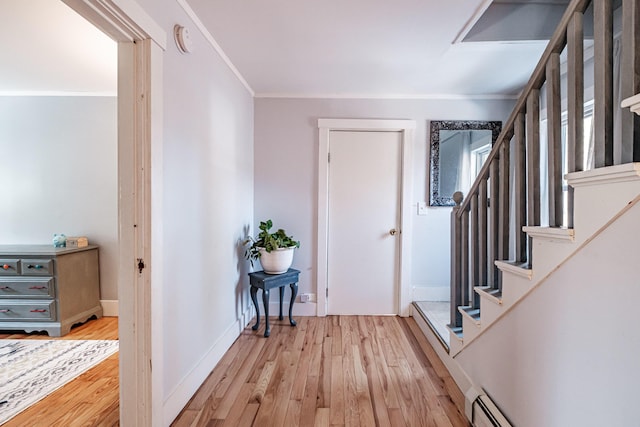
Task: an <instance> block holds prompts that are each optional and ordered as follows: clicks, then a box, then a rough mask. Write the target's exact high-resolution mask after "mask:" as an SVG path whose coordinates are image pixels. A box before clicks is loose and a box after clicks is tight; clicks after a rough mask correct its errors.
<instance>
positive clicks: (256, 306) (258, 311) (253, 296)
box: [251, 286, 260, 331]
mask: <svg viewBox="0 0 640 427" xmlns="http://www.w3.org/2000/svg"><path fill="white" fill-rule="evenodd" d="M257 292H258V288H256V287H255V286H252V287H251V301H253V306H254V307H255V308H256V324H255V325H253V326H252V327H251V329H253V330H254V331H256V330H258V326H259V325H260V306H258V299H257V298H256V293H257Z"/></svg>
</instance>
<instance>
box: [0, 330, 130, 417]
mask: <svg viewBox="0 0 640 427" xmlns="http://www.w3.org/2000/svg"><path fill="white" fill-rule="evenodd" d="M117 351H118V341H107V340H91V341H84V340H0V424H2V423H4V422H6V421H7V420H9V419H10V418H12V417H14V416H15V415H17V414H18V413H19V412H21V411H24V410H25V409H27V408H28V407H29V406H31V405H33V404H34V403H36V402H37V401H39V400H40V399H42V398H44V397H45V396H47V395H48V394H50V393H51V392H53V391H55V390H56V389H58V388H60V387H62V386H63V385H65V384H66V383H68V382H69V381H71V380H72V379H74V378H76V377H77V376H79V375H80V374H82V373H83V372H85V371H87V370H88V369H89V368H92V367H93V366H95V365H97V364H98V363H100V362H102V361H103V360H104V359H106V358H107V357H109V356H111V355H112V354H114V353H115V352H117Z"/></svg>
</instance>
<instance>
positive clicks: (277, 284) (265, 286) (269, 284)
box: [249, 268, 300, 337]
mask: <svg viewBox="0 0 640 427" xmlns="http://www.w3.org/2000/svg"><path fill="white" fill-rule="evenodd" d="M299 275H300V271H298V270H294V269H293V268H290V269H289V270H287V271H286V272H284V273H281V274H267V273H265V272H264V271H256V272H254V273H249V283H250V284H251V300H252V301H253V305H254V306H255V308H256V324H255V325H253V326H252V327H251V329H253V330H254V331H255V330H257V329H258V326H259V325H260V308H259V307H258V299H257V298H256V294H257V293H258V289H262V305H264V318H265V329H264V336H265V337H268V336H269V335H270V334H271V328H270V327H269V291H270V290H271V289H273V288H280V317H279V319H280V320H282V319H283V317H282V298H283V296H284V287H285V286H287V285H289V286H290V287H291V302H290V303H289V323H291V326H296V321H295V320H293V319H292V318H291V312H292V310H293V302H294V301H295V299H296V295H297V294H298V276H299Z"/></svg>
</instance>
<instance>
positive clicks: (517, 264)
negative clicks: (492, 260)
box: [500, 261, 531, 270]
mask: <svg viewBox="0 0 640 427" xmlns="http://www.w3.org/2000/svg"><path fill="white" fill-rule="evenodd" d="M500 262H503V263H505V264H509V265H510V266H513V267H518V268H522V269H524V270H531V266H529V263H528V262H526V261H525V262H521V261H500Z"/></svg>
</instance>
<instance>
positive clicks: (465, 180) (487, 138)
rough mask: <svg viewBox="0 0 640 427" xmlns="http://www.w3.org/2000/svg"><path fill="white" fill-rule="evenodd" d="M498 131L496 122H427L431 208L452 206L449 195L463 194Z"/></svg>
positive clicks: (487, 154) (482, 162)
mask: <svg viewBox="0 0 640 427" xmlns="http://www.w3.org/2000/svg"><path fill="white" fill-rule="evenodd" d="M501 129H502V122H499V121H492V122H484V121H482V122H481V121H432V122H431V125H430V140H431V165H430V170H431V173H430V192H429V193H430V194H429V204H430V205H431V206H454V205H455V203H454V202H453V198H452V196H453V193H455V192H456V191H462V192H463V194H464V195H466V194H467V192H468V191H469V189H470V188H471V185H472V184H473V181H475V179H476V176H477V175H478V172H480V169H481V168H482V165H483V164H484V162H485V160H486V159H487V157H488V156H489V153H490V152H491V147H492V146H493V143H494V142H495V141H496V139H497V137H498V135H499V134H500V131H501Z"/></svg>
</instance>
